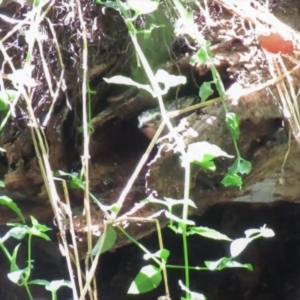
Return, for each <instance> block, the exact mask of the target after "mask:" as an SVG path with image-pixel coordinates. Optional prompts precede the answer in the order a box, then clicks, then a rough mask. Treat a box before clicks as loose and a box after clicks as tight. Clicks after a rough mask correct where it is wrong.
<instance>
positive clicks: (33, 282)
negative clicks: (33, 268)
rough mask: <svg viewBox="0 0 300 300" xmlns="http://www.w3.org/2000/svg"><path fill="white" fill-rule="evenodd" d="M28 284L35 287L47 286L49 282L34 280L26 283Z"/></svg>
mask: <svg viewBox="0 0 300 300" xmlns="http://www.w3.org/2000/svg"><path fill="white" fill-rule="evenodd" d="M28 283H29V284H36V285H43V286H46V285H48V284H49V283H50V282H49V281H48V280H43V279H35V280H31V281H29V282H28Z"/></svg>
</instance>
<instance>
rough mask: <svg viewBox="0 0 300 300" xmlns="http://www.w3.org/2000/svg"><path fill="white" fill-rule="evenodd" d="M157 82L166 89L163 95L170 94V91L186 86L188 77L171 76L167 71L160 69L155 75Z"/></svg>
mask: <svg viewBox="0 0 300 300" xmlns="http://www.w3.org/2000/svg"><path fill="white" fill-rule="evenodd" d="M155 79H156V80H157V82H159V83H162V84H163V85H164V89H163V90H161V95H165V94H167V93H168V91H169V89H170V88H172V87H176V86H178V85H180V84H186V77H185V76H181V75H171V74H169V73H168V72H166V71H165V70H162V69H159V70H158V71H157V72H156V74H155Z"/></svg>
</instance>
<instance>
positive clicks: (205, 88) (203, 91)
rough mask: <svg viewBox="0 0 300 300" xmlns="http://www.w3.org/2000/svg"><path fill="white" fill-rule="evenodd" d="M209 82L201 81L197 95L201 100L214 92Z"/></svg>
mask: <svg viewBox="0 0 300 300" xmlns="http://www.w3.org/2000/svg"><path fill="white" fill-rule="evenodd" d="M211 84H212V83H211V82H203V83H202V85H201V87H200V90H199V97H200V99H201V102H204V101H205V100H207V99H208V98H209V97H210V96H211V95H212V94H213V93H214V90H213V89H212V88H211Z"/></svg>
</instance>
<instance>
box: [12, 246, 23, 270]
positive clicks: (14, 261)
mask: <svg viewBox="0 0 300 300" xmlns="http://www.w3.org/2000/svg"><path fill="white" fill-rule="evenodd" d="M20 246H21V244H18V245H17V246H16V247H15V248H14V251H13V253H12V256H11V260H10V267H9V271H10V272H15V271H19V268H18V265H17V256H18V251H19V248H20ZM17 275H18V274H17Z"/></svg>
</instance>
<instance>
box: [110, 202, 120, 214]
mask: <svg viewBox="0 0 300 300" xmlns="http://www.w3.org/2000/svg"><path fill="white" fill-rule="evenodd" d="M121 209H122V205H120V204H118V203H114V204H112V205H111V207H110V210H111V212H112V213H113V214H114V215H117V214H118V213H119V212H120V210H121Z"/></svg>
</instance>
